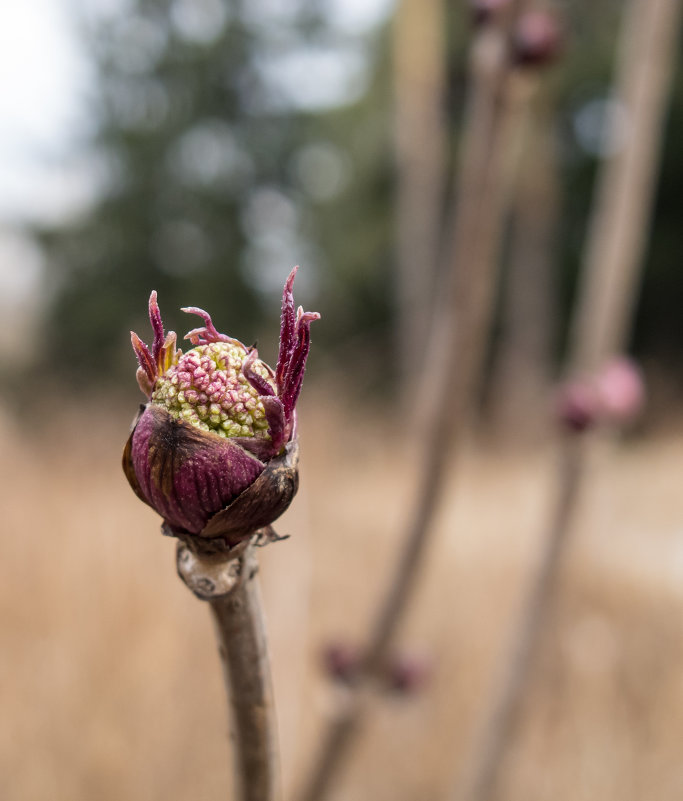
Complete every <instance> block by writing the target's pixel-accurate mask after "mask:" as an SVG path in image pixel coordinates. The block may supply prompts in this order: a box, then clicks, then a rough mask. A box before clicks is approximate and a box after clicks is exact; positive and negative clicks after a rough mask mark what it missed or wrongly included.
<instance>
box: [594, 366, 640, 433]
mask: <svg viewBox="0 0 683 801" xmlns="http://www.w3.org/2000/svg"><path fill="white" fill-rule="evenodd" d="M596 391H597V394H598V398H599V400H600V406H601V412H602V416H603V417H604V418H605V419H606V420H609V422H611V423H617V424H623V423H629V422H631V421H632V420H633V419H634V418H636V417H637V416H638V414H639V413H640V412H641V410H642V408H643V405H644V403H645V384H644V382H643V377H642V374H641V372H640V370H639V368H638V366H637V365H636V364H634V362H632V361H631V360H630V359H626V358H624V357H620V358H616V359H613V360H612V361H611V362H609V363H608V364H607V365H606V366H605V368H604V369H603V370H602V372H601V373H600V375H599V376H598V378H597V381H596Z"/></svg>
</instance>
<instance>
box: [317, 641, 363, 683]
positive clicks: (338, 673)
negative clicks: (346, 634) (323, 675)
mask: <svg viewBox="0 0 683 801" xmlns="http://www.w3.org/2000/svg"><path fill="white" fill-rule="evenodd" d="M322 662H323V666H324V668H325V671H326V672H327V674H328V675H329V676H330V678H332V679H335V680H336V681H341V682H344V683H350V682H351V681H352V680H353V679H354V678H355V676H356V675H357V674H358V668H359V667H360V663H361V657H360V652H359V650H358V649H357V648H356V647H355V646H354V645H350V644H349V643H345V642H334V643H330V644H329V645H328V646H327V647H326V648H325V650H324V651H323V654H322Z"/></svg>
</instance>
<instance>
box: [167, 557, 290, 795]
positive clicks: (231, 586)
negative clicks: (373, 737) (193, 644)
mask: <svg viewBox="0 0 683 801" xmlns="http://www.w3.org/2000/svg"><path fill="white" fill-rule="evenodd" d="M238 548H239V546H238ZM233 550H236V549H233ZM231 553H232V552H229V554H228V555H227V556H225V555H220V556H212V557H205V556H198V555H197V554H195V553H192V552H191V551H190V550H189V549H188V548H187V547H186V546H185V545H182V544H181V545H179V548H178V572H179V574H180V577H181V578H182V579H183V581H184V582H185V583H186V584H187V585H188V587H189V588H190V589H191V590H192V591H193V592H194V593H195V594H196V595H197V596H198V597H200V598H202V600H207V601H208V602H209V605H210V606H211V613H212V617H213V621H214V625H215V630H216V637H217V639H218V650H219V653H220V656H221V662H222V665H223V677H224V680H225V687H226V691H227V695H228V700H229V705H230V708H231V731H232V740H233V745H234V749H235V766H236V771H235V774H236V775H235V779H236V784H237V794H236V798H237V799H239V801H276V799H277V798H278V797H279V791H278V758H277V745H276V721H275V711H274V704H273V694H272V687H271V681H270V668H269V659H268V647H267V641H266V630H265V625H264V619H263V611H262V606H261V597H260V592H259V587H258V582H257V578H256V572H257V569H258V566H257V563H256V557H255V554H254V548H253V546H252V545H247V546H246V547H244V548H242V549H241V551H240V552H239V553H238V554H237V555H236V556H231V555H230V554H231Z"/></svg>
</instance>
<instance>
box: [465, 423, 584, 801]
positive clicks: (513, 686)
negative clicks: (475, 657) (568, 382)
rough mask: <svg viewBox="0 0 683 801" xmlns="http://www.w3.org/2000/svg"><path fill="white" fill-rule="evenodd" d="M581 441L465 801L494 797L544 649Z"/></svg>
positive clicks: (570, 457)
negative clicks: (522, 700) (534, 666)
mask: <svg viewBox="0 0 683 801" xmlns="http://www.w3.org/2000/svg"><path fill="white" fill-rule="evenodd" d="M583 445H584V441H583V440H582V439H581V438H576V437H574V436H571V435H568V439H567V441H566V443H565V445H564V447H562V448H561V449H560V454H559V455H560V465H559V468H558V477H557V484H558V486H557V499H556V501H555V507H554V509H553V512H552V518H551V521H550V524H549V527H548V531H547V533H546V537H545V540H544V545H543V554H542V556H541V562H540V564H539V567H538V572H537V574H536V576H535V577H534V582H533V586H532V588H531V590H530V593H529V597H528V598H527V601H526V604H525V606H524V609H523V612H522V615H521V618H520V623H519V627H518V629H517V631H516V632H515V637H514V640H513V644H512V648H511V653H510V654H509V655H508V656H507V658H506V660H505V663H504V664H505V668H504V671H503V673H502V675H501V678H500V683H499V684H498V685H497V686H496V691H495V693H494V696H493V697H494V702H493V705H492V706H491V708H490V710H489V713H488V717H487V720H486V727H485V730H484V735H483V737H482V738H481V742H480V745H479V748H478V751H477V753H476V755H475V760H476V761H475V763H474V765H473V769H472V772H471V778H470V781H469V785H468V786H467V787H466V789H465V792H464V793H463V796H462V797H463V798H465V799H472V801H475V800H476V801H484V799H490V798H493V797H494V793H495V790H496V782H497V780H498V770H497V768H498V766H499V763H500V760H501V757H502V755H503V753H504V751H505V747H506V745H507V743H508V742H509V739H510V737H511V735H512V730H513V726H514V724H515V722H516V718H517V714H518V707H519V701H520V698H521V696H522V693H523V691H524V689H525V688H526V685H527V682H528V678H529V671H530V667H531V665H532V663H533V660H534V657H535V655H536V651H537V648H538V643H539V632H540V631H541V629H542V627H543V622H544V620H545V615H546V607H547V604H548V601H549V598H550V597H551V595H552V590H553V587H554V585H555V583H556V580H557V575H558V571H559V568H560V564H561V561H562V555H563V553H564V550H565V546H566V543H567V539H568V534H569V530H570V525H571V522H572V518H573V516H574V513H575V508H576V501H577V499H578V496H579V491H580V485H581V478H582V475H583V473H582V466H583V458H582V446H583Z"/></svg>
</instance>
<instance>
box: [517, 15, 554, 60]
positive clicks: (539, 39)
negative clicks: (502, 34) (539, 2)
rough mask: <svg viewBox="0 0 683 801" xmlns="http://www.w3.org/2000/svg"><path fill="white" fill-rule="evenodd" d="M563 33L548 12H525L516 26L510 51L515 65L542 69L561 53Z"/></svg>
mask: <svg viewBox="0 0 683 801" xmlns="http://www.w3.org/2000/svg"><path fill="white" fill-rule="evenodd" d="M562 45H563V32H562V28H561V26H560V23H559V22H558V19H557V17H556V16H555V14H553V13H552V12H550V11H546V10H543V9H536V10H532V11H527V12H525V13H524V14H522V16H521V17H520V19H519V21H518V22H517V24H516V27H515V30H514V33H513V37H512V49H513V55H514V59H515V61H516V63H517V64H520V65H522V66H527V67H543V66H546V65H547V64H550V63H552V62H553V61H555V60H556V59H557V57H558V56H559V55H560V52H561V51H562Z"/></svg>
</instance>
